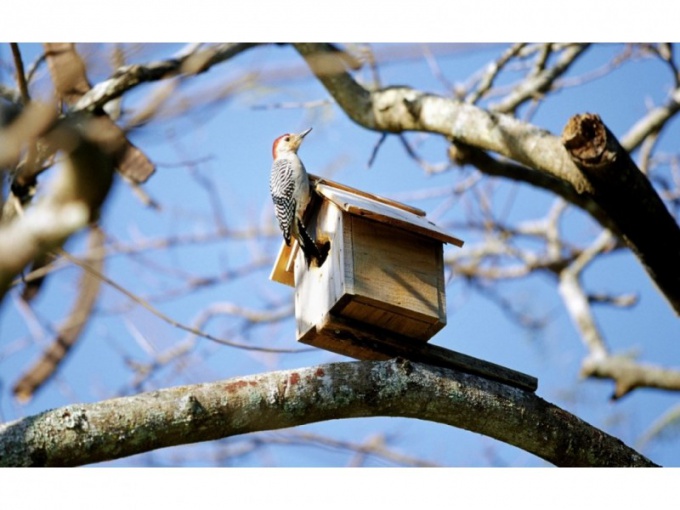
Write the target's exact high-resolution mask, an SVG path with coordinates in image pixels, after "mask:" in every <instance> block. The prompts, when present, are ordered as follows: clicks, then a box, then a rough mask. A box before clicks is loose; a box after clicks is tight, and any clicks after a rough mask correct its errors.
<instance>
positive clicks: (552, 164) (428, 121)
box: [295, 44, 590, 193]
mask: <svg viewBox="0 0 680 510" xmlns="http://www.w3.org/2000/svg"><path fill="white" fill-rule="evenodd" d="M295 48H296V49H297V50H298V51H299V52H300V54H301V55H302V56H303V57H304V58H305V59H306V60H307V63H308V64H309V66H310V67H311V69H312V71H313V72H314V73H315V74H316V76H317V78H318V79H319V80H320V81H321V83H322V84H323V85H324V86H325V87H326V89H327V90H328V91H329V92H330V94H331V95H332V96H333V97H334V98H335V100H336V102H337V103H338V105H339V106H340V107H341V108H342V109H343V110H344V111H345V113H347V115H348V116H349V117H350V118H351V119H352V120H353V121H355V122H356V123H358V124H360V125H361V126H363V127H365V128H368V129H372V130H375V131H383V132H385V131H386V132H390V133H401V132H403V131H413V130H415V131H429V132H431V133H439V134H442V135H444V136H446V137H449V138H451V139H452V140H454V141H457V142H462V143H465V144H467V145H471V146H473V147H477V148H480V149H483V150H490V151H493V152H496V153H497V154H500V155H502V156H506V157H508V158H510V159H512V160H514V161H517V162H519V163H521V164H523V165H526V166H529V167H531V168H534V169H537V170H540V171H542V172H546V173H548V174H550V175H552V176H553V177H556V178H558V179H563V180H565V181H567V182H569V183H570V184H571V185H572V186H574V188H575V189H576V191H577V192H579V193H581V192H584V191H589V189H590V186H589V183H588V181H587V180H586V179H585V178H584V177H583V175H581V172H579V170H578V168H577V167H576V165H574V163H573V161H571V159H570V158H569V155H568V154H567V152H566V151H565V150H564V147H563V146H562V143H561V141H560V139H559V138H557V137H555V136H553V135H552V134H550V133H549V132H547V131H545V130H542V129H539V128H537V127H535V126H532V125H530V124H526V123H524V122H521V121H519V120H517V119H515V118H514V117H511V116H509V115H503V114H496V113H491V112H488V111H486V110H483V109H481V108H479V107H477V106H473V105H470V104H465V103H462V102H459V101H455V100H452V99H449V98H445V97H441V96H437V95H434V94H427V93H424V92H421V91H419V90H415V89H412V88H410V87H388V88H385V89H380V90H375V91H368V90H366V89H365V88H363V87H362V86H361V85H360V84H359V83H357V82H356V81H355V80H354V79H353V78H352V76H351V75H350V74H349V73H347V72H346V71H345V67H344V65H343V62H342V60H341V59H340V58H339V57H337V56H336V54H335V52H333V51H331V50H329V49H328V48H327V47H326V45H324V44H296V45H295Z"/></svg>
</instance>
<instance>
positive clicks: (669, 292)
mask: <svg viewBox="0 0 680 510" xmlns="http://www.w3.org/2000/svg"><path fill="white" fill-rule="evenodd" d="M562 138H563V140H564V145H565V147H566V148H567V150H568V151H569V153H570V155H571V157H572V158H573V160H574V162H575V163H576V164H577V165H578V167H579V168H580V169H581V171H582V172H583V174H584V175H585V176H586V177H587V178H588V181H589V182H590V183H591V185H592V188H593V198H594V200H595V201H597V203H598V204H600V206H601V207H602V208H603V209H604V210H605V211H607V214H608V215H609V217H610V218H611V219H612V221H613V222H614V223H615V224H616V225H617V231H618V232H621V233H622V236H621V237H622V239H623V241H624V242H625V243H626V245H627V246H628V247H629V248H630V249H631V251H632V252H633V253H635V255H636V256H637V258H638V259H639V260H640V262H641V263H642V265H643V267H644V268H645V270H646V271H647V274H648V275H649V277H650V278H651V279H652V281H653V282H654V283H655V284H656V285H657V287H658V289H659V290H660V291H661V293H662V294H663V295H664V296H665V297H666V299H667V300H668V301H669V302H670V305H671V306H672V307H673V309H674V310H675V312H676V313H677V314H680V264H678V261H679V260H680V228H679V227H678V224H677V223H676V221H675V219H674V218H673V216H671V214H670V212H668V209H667V208H666V206H665V205H664V203H663V202H662V201H661V198H660V197H659V195H658V194H657V193H656V191H655V190H654V188H653V187H652V184H651V183H650V182H649V179H648V178H647V177H646V176H645V175H644V174H643V173H642V172H640V170H639V169H638V167H637V166H636V165H635V163H634V162H633V160H632V159H631V157H630V156H629V154H628V152H627V151H626V150H625V149H624V148H623V147H621V144H620V143H619V141H618V140H617V139H616V137H615V136H614V135H613V134H612V133H611V131H609V129H608V128H607V126H605V124H604V123H603V122H602V120H601V119H600V117H599V116H598V115H594V114H589V113H587V114H583V115H575V116H574V117H572V118H571V119H569V122H568V123H567V125H566V126H565V128H564V132H563V134H562Z"/></svg>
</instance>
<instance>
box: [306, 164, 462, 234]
mask: <svg viewBox="0 0 680 510" xmlns="http://www.w3.org/2000/svg"><path fill="white" fill-rule="evenodd" d="M310 181H311V185H312V187H314V189H315V190H316V192H317V193H318V194H319V195H321V196H322V197H324V198H326V199H328V200H330V201H331V202H333V203H334V204H335V205H337V206H338V207H339V208H340V209H342V210H343V211H345V212H347V213H349V214H353V215H355V216H362V217H365V218H369V219H371V220H374V221H378V222H380V223H386V224H388V225H392V226H395V227H398V228H402V229H404V230H409V231H411V232H415V233H418V234H421V235H424V236H426V237H431V238H433V239H437V240H438V241H441V242H443V243H449V244H453V245H455V246H459V247H460V246H463V241H462V240H460V239H458V238H457V237H454V236H452V235H451V234H449V233H448V232H446V231H444V230H442V229H441V228H439V227H438V226H437V225H435V224H434V223H432V222H431V221H430V220H428V219H427V218H426V217H425V211H423V210H421V209H417V208H416V207H411V206H410V205H406V204H402V203H401V202H396V201H394V200H389V199H387V198H383V197H380V196H378V195H373V194H371V193H367V192H365V191H361V190H358V189H355V188H351V187H349V186H345V185H344V184H340V183H337V182H333V181H329V180H327V179H322V178H320V177H316V176H310Z"/></svg>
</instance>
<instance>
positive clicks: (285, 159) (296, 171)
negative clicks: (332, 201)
mask: <svg viewBox="0 0 680 510" xmlns="http://www.w3.org/2000/svg"><path fill="white" fill-rule="evenodd" d="M311 130H312V128H309V129H307V130H306V131H303V132H302V133H300V134H297V135H296V134H291V133H286V134H285V135H281V136H279V137H278V138H277V139H276V140H274V145H273V147H272V155H273V156H274V163H273V164H272V172H271V175H270V177H269V189H270V191H271V194H272V200H273V201H274V209H275V214H276V219H277V220H278V221H279V227H280V228H281V231H282V232H283V239H284V240H285V241H286V245H288V246H290V239H291V237H294V238H295V239H297V242H298V244H299V245H300V248H301V249H302V252H303V253H304V256H305V261H306V262H307V267H309V264H310V263H311V261H312V259H316V260H317V262H318V263H319V265H320V264H322V263H323V260H322V256H321V253H320V252H319V248H318V247H317V245H316V244H315V243H314V241H313V239H312V237H311V236H310V235H309V233H308V232H307V229H306V228H305V225H304V223H303V215H304V212H305V209H307V205H309V200H310V198H311V197H310V194H309V177H308V176H307V171H306V170H305V165H303V164H302V161H301V160H300V158H299V157H298V155H297V151H298V148H299V147H300V144H301V143H302V140H303V138H304V137H305V136H307V134H309V132H310V131H311Z"/></svg>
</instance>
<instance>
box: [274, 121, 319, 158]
mask: <svg viewBox="0 0 680 510" xmlns="http://www.w3.org/2000/svg"><path fill="white" fill-rule="evenodd" d="M311 130H312V128H309V129H307V130H306V131H303V132H302V133H300V134H298V135H295V134H291V133H286V134H285V135H281V136H279V137H278V138H277V139H276V140H274V145H273V146H272V156H274V159H276V158H277V157H278V156H280V155H282V154H284V153H286V152H292V153H293V154H295V153H297V150H298V147H300V144H302V139H303V138H304V137H305V136H307V134H308V133H309V132H310V131H311Z"/></svg>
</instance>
